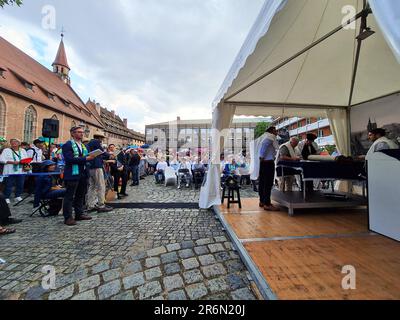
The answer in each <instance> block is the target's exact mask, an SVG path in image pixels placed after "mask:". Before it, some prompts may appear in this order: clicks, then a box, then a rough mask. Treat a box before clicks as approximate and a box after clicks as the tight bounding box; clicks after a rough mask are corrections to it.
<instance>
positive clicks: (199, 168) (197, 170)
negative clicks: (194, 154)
mask: <svg viewBox="0 0 400 320" xmlns="http://www.w3.org/2000/svg"><path fill="white" fill-rule="evenodd" d="M192 172H193V180H194V182H195V185H196V188H198V186H199V184H200V185H201V184H202V183H203V180H204V176H205V174H206V167H205V166H204V164H203V163H201V161H200V158H198V159H196V161H195V163H193V164H192Z"/></svg>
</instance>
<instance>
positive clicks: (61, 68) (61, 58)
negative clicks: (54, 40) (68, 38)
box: [52, 33, 71, 85]
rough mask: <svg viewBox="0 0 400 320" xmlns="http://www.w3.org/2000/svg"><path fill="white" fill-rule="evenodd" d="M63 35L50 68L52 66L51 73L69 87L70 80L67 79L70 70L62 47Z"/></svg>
mask: <svg viewBox="0 0 400 320" xmlns="http://www.w3.org/2000/svg"><path fill="white" fill-rule="evenodd" d="M63 40H64V34H63V33H62V34H61V42H60V46H59V47H58V52H57V56H56V59H55V60H54V62H53V64H52V66H53V72H54V73H55V74H57V75H58V76H59V77H60V78H61V79H62V80H63V81H64V82H65V83H66V84H68V85H70V84H71V80H70V78H69V72H70V71H71V68H70V67H69V65H68V61H67V54H66V53H65V47H64V41H63Z"/></svg>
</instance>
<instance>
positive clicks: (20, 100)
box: [0, 37, 104, 143]
mask: <svg viewBox="0 0 400 320" xmlns="http://www.w3.org/2000/svg"><path fill="white" fill-rule="evenodd" d="M69 72H70V67H69V65H68V62H67V56H66V53H65V48H64V43H63V40H61V42H60V46H59V49H58V53H57V56H56V59H55V61H54V63H53V71H51V70H49V69H47V68H46V67H44V66H43V65H41V64H40V63H38V62H37V61H35V60H34V59H32V58H31V57H30V56H28V55H27V54H25V53H24V52H22V51H21V50H19V49H18V48H16V47H15V46H13V45H12V44H11V43H9V42H8V41H7V40H5V39H4V38H2V37H0V136H3V137H5V138H6V139H8V140H9V139H11V138H17V139H20V140H21V141H26V142H29V143H31V142H32V141H33V140H34V139H36V138H38V137H40V136H42V125H43V119H50V118H53V119H57V120H59V121H60V132H59V135H60V137H59V139H57V140H56V141H57V142H65V141H67V140H68V139H70V133H69V131H70V128H71V127H73V126H77V125H81V126H83V127H84V128H85V135H86V139H90V138H91V137H93V135H94V134H96V133H102V134H104V128H103V124H102V123H101V121H100V119H99V118H98V117H96V116H95V115H94V114H93V113H92V112H91V111H90V110H89V109H88V108H87V107H86V105H85V103H84V102H83V101H82V100H81V98H80V97H79V96H78V94H77V93H76V92H75V91H74V90H73V88H72V86H71V82H70V78H69Z"/></svg>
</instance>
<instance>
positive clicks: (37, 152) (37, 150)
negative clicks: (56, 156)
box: [26, 139, 44, 173]
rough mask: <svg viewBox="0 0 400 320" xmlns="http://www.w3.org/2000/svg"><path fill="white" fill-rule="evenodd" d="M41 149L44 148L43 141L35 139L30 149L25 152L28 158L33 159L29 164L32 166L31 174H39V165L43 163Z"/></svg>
mask: <svg viewBox="0 0 400 320" xmlns="http://www.w3.org/2000/svg"><path fill="white" fill-rule="evenodd" d="M43 148H44V141H43V140H41V139H36V140H35V141H33V146H32V148H29V149H28V150H26V154H27V155H28V158H31V159H33V160H32V162H31V165H32V172H34V173H35V172H39V171H40V165H41V163H42V162H43Z"/></svg>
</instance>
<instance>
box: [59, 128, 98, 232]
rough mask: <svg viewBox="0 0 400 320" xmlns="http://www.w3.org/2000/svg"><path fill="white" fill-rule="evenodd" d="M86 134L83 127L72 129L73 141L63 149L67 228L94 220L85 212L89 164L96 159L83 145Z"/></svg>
mask: <svg viewBox="0 0 400 320" xmlns="http://www.w3.org/2000/svg"><path fill="white" fill-rule="evenodd" d="M84 133H85V131H84V129H83V128H82V127H74V128H72V129H71V136H72V139H71V140H70V141H68V142H67V143H66V144H64V145H63V148H62V153H63V156H64V160H65V169H64V181H65V187H66V193H65V198H64V206H63V211H64V219H65V224H66V225H67V226H74V225H76V221H85V220H91V219H92V218H91V217H89V216H87V215H85V214H83V212H84V204H85V197H86V193H87V180H88V171H87V164H88V162H90V161H92V160H94V159H95V157H94V156H93V155H89V152H88V150H87V148H86V146H85V145H84V144H83V143H82V139H83V135H84ZM72 208H74V209H75V219H74V218H73V216H72Z"/></svg>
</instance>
